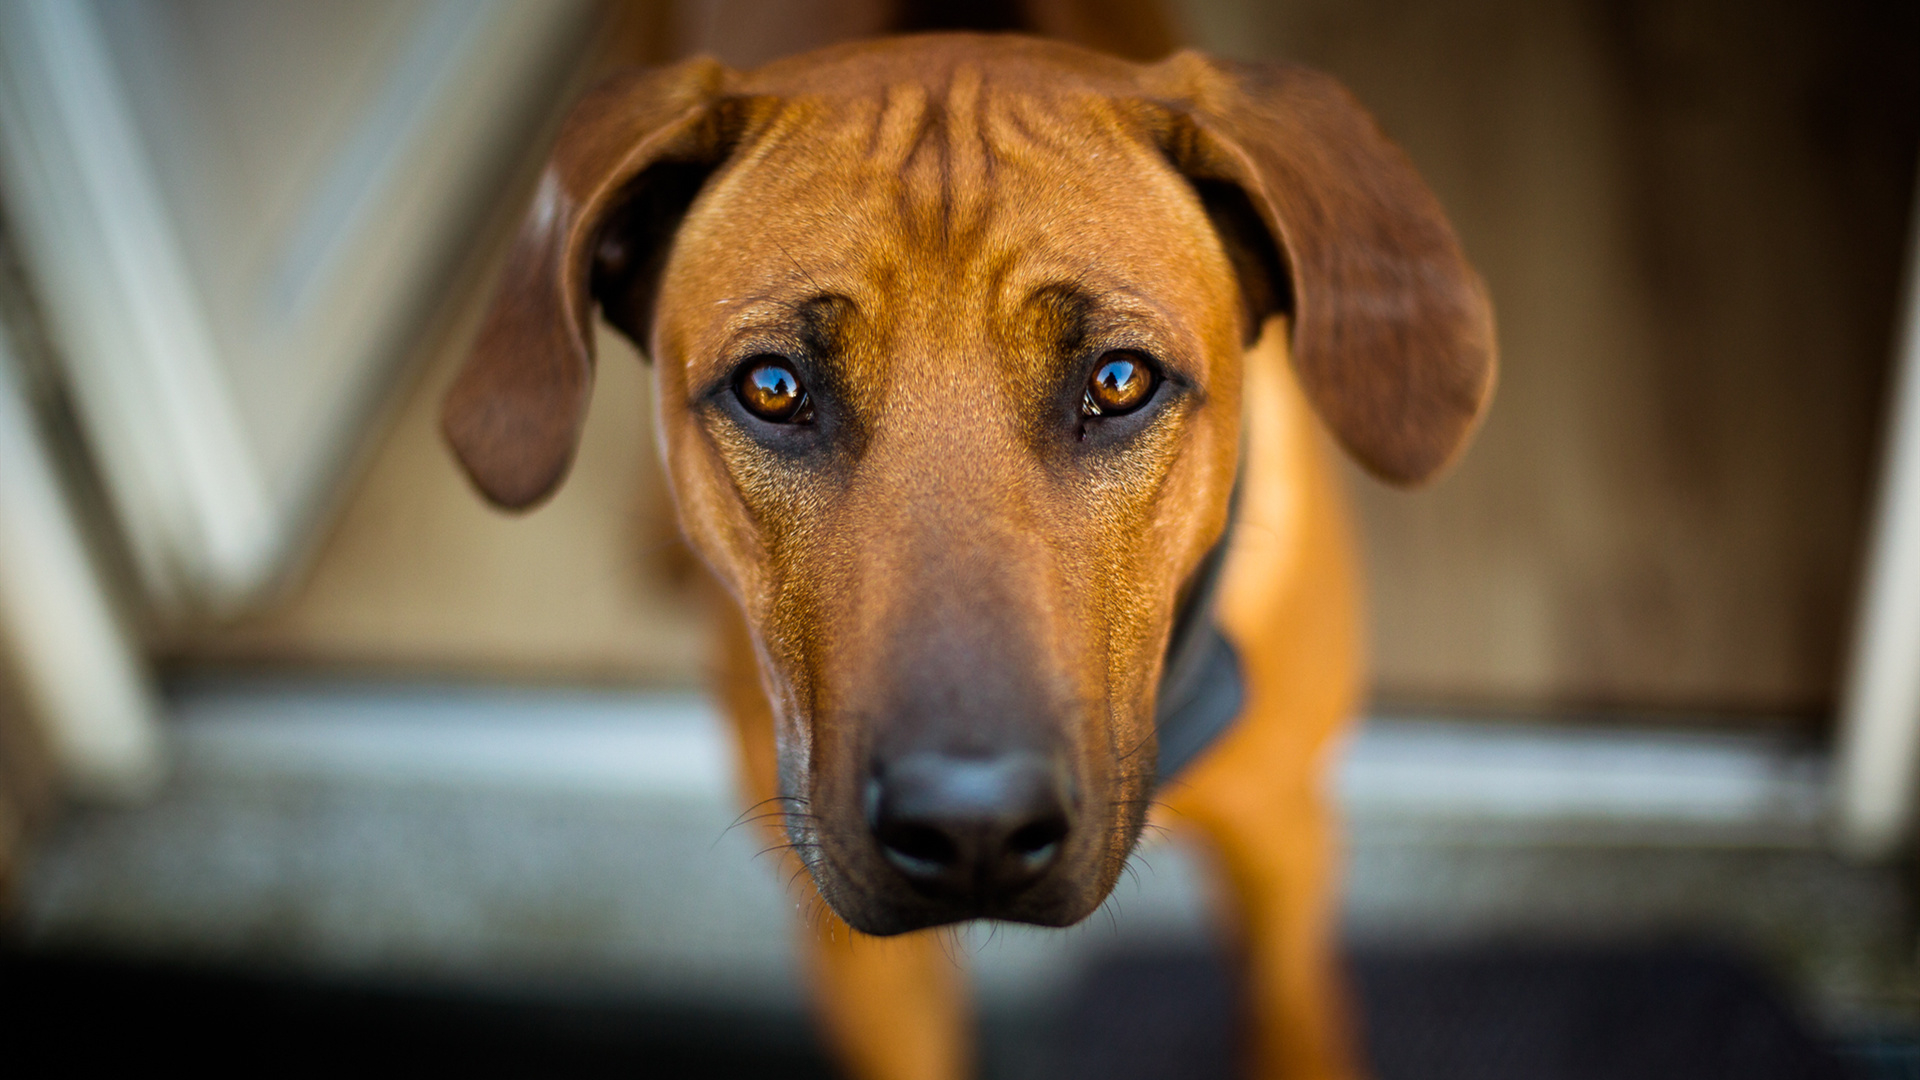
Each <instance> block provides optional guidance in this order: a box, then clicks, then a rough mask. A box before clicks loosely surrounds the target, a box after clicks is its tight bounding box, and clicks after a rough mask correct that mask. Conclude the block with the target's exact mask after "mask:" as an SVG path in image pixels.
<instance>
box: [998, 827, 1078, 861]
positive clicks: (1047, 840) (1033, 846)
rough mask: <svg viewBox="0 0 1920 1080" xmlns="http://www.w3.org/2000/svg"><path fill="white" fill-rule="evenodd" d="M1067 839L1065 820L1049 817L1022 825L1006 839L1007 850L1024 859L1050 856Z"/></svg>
mask: <svg viewBox="0 0 1920 1080" xmlns="http://www.w3.org/2000/svg"><path fill="white" fill-rule="evenodd" d="M1066 837H1067V819H1066V818H1064V817H1050V818H1045V819H1042V820H1040V821H1035V822H1032V823H1030V824H1027V825H1022V826H1021V827H1019V828H1018V829H1015V830H1014V831H1013V834H1012V835H1010V836H1008V837H1007V850H1009V851H1011V852H1013V853H1014V854H1015V855H1019V856H1022V857H1024V858H1033V857H1035V856H1040V855H1051V854H1052V853H1053V851H1052V849H1053V848H1055V847H1058V846H1059V844H1060V841H1062V840H1064V839H1066Z"/></svg>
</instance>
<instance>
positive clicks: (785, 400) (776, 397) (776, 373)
mask: <svg viewBox="0 0 1920 1080" xmlns="http://www.w3.org/2000/svg"><path fill="white" fill-rule="evenodd" d="M733 392H734V394H735V395H737V396H738V397H739V398H740V404H742V405H744V406H746V407H747V411H748V412H750V413H752V414H753V415H755V416H757V417H759V418H760V419H762V420H765V421H768V422H769V423H774V424H803V423H805V422H807V420H809V419H810V418H811V417H812V416H813V403H812V402H811V401H810V400H808V398H807V388H806V387H804V386H802V385H800V376H799V375H797V374H795V373H794V370H793V367H792V365H790V364H788V363H787V361H786V360H784V359H783V358H781V357H778V356H756V357H754V358H753V359H751V360H749V361H747V363H746V364H745V365H744V366H743V367H742V368H741V370H740V381H739V382H737V383H735V384H734V387H733Z"/></svg>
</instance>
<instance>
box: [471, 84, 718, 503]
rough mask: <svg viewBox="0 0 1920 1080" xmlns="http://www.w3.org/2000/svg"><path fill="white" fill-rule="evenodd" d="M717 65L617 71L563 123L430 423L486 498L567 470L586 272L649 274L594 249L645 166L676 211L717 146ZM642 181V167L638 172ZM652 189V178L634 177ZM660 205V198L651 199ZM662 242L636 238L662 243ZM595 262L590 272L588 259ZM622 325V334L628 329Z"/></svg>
mask: <svg viewBox="0 0 1920 1080" xmlns="http://www.w3.org/2000/svg"><path fill="white" fill-rule="evenodd" d="M728 77H729V76H728V73H727V71H726V69H724V68H722V67H721V66H720V65H719V64H718V63H716V62H714V61H712V60H709V59H705V58H701V59H696V60H689V61H686V62H684V63H681V64H677V65H675V66H673V67H669V68H662V69H657V70H649V71H635V72H629V73H625V74H621V75H617V76H615V77H613V78H612V79H610V80H609V81H607V82H606V83H603V84H602V85H601V86H600V87H598V88H597V89H595V90H594V91H592V92H591V93H589V94H588V95H587V96H586V97H584V98H582V99H581V101H580V103H579V104H578V105H576V106H574V109H573V112H572V113H571V114H570V115H569V116H568V117H567V120H566V122H565V124H564V125H563V126H562V128H561V131H560V135H559V138H558V140H557V141H556V142H555V143H554V147H553V154H552V157H551V158H550V159H549V160H548V162H547V167H546V170H545V172H543V173H542V174H541V177H540V185H539V189H538V191H537V192H536V193H535V195H534V198H533V205H532V207H531V208H530V209H528V211H527V216H526V219H525V221H523V222H522V223H521V226H520V232H519V235H518V237H517V238H516V239H515V240H514V244H513V249H512V252H511V253H510V254H509V256H508V258H507V265H506V269H505V271H504V273H503V275H502V277H501V280H500V283H499V285H498V287H497V289H496V291H495V292H494V295H493V301H492V304H491V306H490V307H489V309H488V311H487V314H486V317H485V320H484V322H483V323H482V324H481V329H480V335H479V337H478V338H477V339H476V341H475V343H474V346H473V352H472V354H471V355H470V356H469V357H468V359H467V363H466V366H465V367H464V368H463V369H462V370H461V372H460V374H459V376H458V377H457V378H456V379H455V380H454V383H453V386H452V388H451V389H450V390H449V391H448V392H447V397H446V400H445V402H444V404H443V407H442V411H441V418H440V419H441V429H442V430H443V431H444V432H445V433H446V437H447V441H448V442H450V443H452V444H453V449H454V452H455V453H456V454H457V455H458V456H459V458H460V462H461V464H462V465H464V466H465V467H466V470H467V474H468V475H469V476H470V477H472V479H473V482H474V484H475V486H477V487H478V488H479V489H480V491H481V492H482V493H483V494H485V495H486V496H487V498H489V499H491V500H492V501H493V502H495V503H497V504H499V505H501V506H504V507H511V508H515V509H518V508H522V507H527V506H530V505H532V504H534V503H536V502H538V501H539V500H541V499H542V498H544V497H545V496H546V495H548V494H549V493H550V492H552V491H553V489H554V488H555V487H557V486H559V484H560V481H561V479H562V478H563V477H565V476H566V472H567V468H568V466H569V465H570V464H571V463H572V461H573V452H574V448H575V446H576V444H577V443H578V441H579V438H580V427H581V423H582V422H583V420H584V419H585V417H586V411H587V398H588V395H589V394H590V392H591V390H592V384H593V334H592V326H591V325H590V321H589V320H590V319H591V315H592V306H593V295H592V292H593V289H594V286H595V278H596V275H597V274H601V273H606V272H608V268H607V267H606V266H605V264H606V263H607V262H608V261H609V259H611V260H612V261H613V262H615V263H616V264H619V265H616V266H614V267H613V268H612V270H611V272H612V273H614V274H615V275H618V276H621V277H631V276H633V275H635V274H637V273H645V272H654V273H657V270H658V261H659V258H660V257H661V253H660V252H656V251H640V252H633V251H627V250H625V249H624V248H622V249H619V250H615V251H613V252H612V253H609V252H607V251H604V250H602V246H603V245H602V240H603V236H604V234H605V233H606V231H607V229H608V227H609V225H610V223H611V222H612V220H613V218H615V217H616V216H630V215H631V208H632V206H633V204H634V203H635V202H636V201H642V202H643V201H646V200H645V198H644V195H643V193H637V192H636V191H635V190H634V189H635V187H636V181H637V180H639V178H640V177H641V174H642V173H643V171H646V170H649V169H650V168H653V167H656V166H658V167H660V168H661V169H663V170H665V171H666V172H667V173H668V174H669V175H668V178H667V180H666V183H665V184H664V186H665V187H667V188H670V189H676V190H675V191H671V192H670V193H669V201H677V202H678V207H679V210H681V211H684V210H685V208H686V204H687V203H688V202H691V200H692V197H693V194H694V192H695V191H697V189H698V181H697V179H696V180H694V181H693V182H692V184H691V187H689V184H688V180H687V176H688V170H690V169H691V170H693V171H695V172H697V173H698V174H699V175H700V176H704V174H705V171H706V170H707V169H710V168H711V167H712V165H713V163H714V162H715V161H717V159H718V158H719V156H720V155H721V154H722V153H723V152H724V143H725V142H726V138H727V137H726V133H725V132H724V130H723V129H724V128H725V126H726V125H725V124H724V123H722V121H721V120H720V118H719V116H718V114H719V113H720V111H721V110H719V109H717V108H716V103H717V102H719V101H720V95H721V93H722V90H723V88H724V84H725V83H726V81H727V79H728ZM649 175H650V176H651V174H649ZM642 186H661V185H642ZM654 201H656V202H657V201H659V200H654ZM670 236H671V228H670V227H668V228H667V229H666V231H665V235H659V234H658V230H656V235H654V236H652V237H650V238H647V239H649V240H650V242H652V243H654V244H655V246H660V245H662V244H664V242H665V241H666V240H667V239H669V238H670ZM596 263H600V264H601V265H600V266H596ZM622 329H625V330H627V331H628V332H629V333H633V332H634V329H633V328H632V327H631V326H628V325H623V326H622Z"/></svg>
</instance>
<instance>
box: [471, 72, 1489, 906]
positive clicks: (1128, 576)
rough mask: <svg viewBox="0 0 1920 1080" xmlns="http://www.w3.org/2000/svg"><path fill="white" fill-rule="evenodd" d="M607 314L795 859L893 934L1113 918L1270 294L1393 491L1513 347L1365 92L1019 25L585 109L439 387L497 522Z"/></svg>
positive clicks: (555, 436) (559, 459) (578, 413)
mask: <svg viewBox="0 0 1920 1080" xmlns="http://www.w3.org/2000/svg"><path fill="white" fill-rule="evenodd" d="M596 302H597V303H598V304H599V305H600V307H601V308H602V309H603V311H604V312H605V314H606V316H607V318H608V320H609V321H610V322H611V323H612V324H613V325H614V326H615V327H617V328H619V329H620V330H622V331H623V332H625V333H626V334H628V335H629V336H631V337H632V338H633V339H634V340H635V341H636V342H637V343H639V344H640V345H641V346H642V348H643V350H644V351H645V352H646V353H647V355H649V356H650V357H651V358H652V361H653V363H654V365H655V367H656V370H657V379H658V395H657V401H658V408H659V418H658V420H659V435H660V439H661V443H662V445H663V447H664V449H665V453H666V460H667V465H668V471H669V475H670V478H671V482H672V488H673V492H674V497H675V500H676V503H677V506H678V509H679V514H680V522H681V526H682V528H683V530H684V531H685V533H686V536H687V538H688V540H689V541H690V542H691V543H692V544H693V546H694V547H695V548H696V549H697V550H698V552H699V553H700V555H701V556H702V557H703V558H704V559H705V561H706V562H707V564H708V565H709V566H710V567H711V568H712V570H713V572H714V573H715V575H716V576H717V577H718V578H719V580H720V581H721V582H722V583H723V584H724V585H725V587H726V588H727V589H728V591H730V592H731V594H732V595H733V597H734V598H735V599H736V600H737V601H738V602H739V603H740V605H741V607H742V609H743V610H744V612H745V615H746V619H747V623H748V625H749V626H750V628H751V631H752V634H753V638H754V643H755V646H756V648H757V650H758V653H759V661H760V666H761V672H762V678H763V683H764V686H765V689H766V692H767V695H768V698H769V699H770V701H771V703H772V706H773V710H774V713H775V716H776V726H777V731H778V743H779V758H780V774H781V784H782V787H783V789H784V791H783V793H784V794H786V795H789V796H793V797H796V798H799V799H804V800H806V805H807V807H808V813H806V814H804V815H796V816H795V817H794V819H793V820H794V822H795V824H794V825H793V830H794V836H793V839H794V840H795V842H796V847H797V849H798V850H799V851H800V852H801V853H802V855H803V857H804V859H805V861H806V863H807V865H808V868H809V869H810V870H811V872H812V874H813V877H814V880H815V882H816V883H817V884H818V886H819V889H820V892H821V894H822V895H823V896H824V897H825V898H826V899H827V901H828V902H829V903H831V904H832V905H833V907H834V908H835V909H836V910H837V911H838V912H839V913H840V914H841V915H842V916H843V917H844V918H845V919H846V920H847V921H848V922H849V923H850V924H852V925H853V926H854V927H856V928H859V929H862V930H866V931H869V932H873V933H894V932H900V931H904V930H911V929H915V928H918V927H923V926H929V925H936V924H940V923H945V922H952V921H955V920H959V919H966V918H973V917H977V916H988V917H995V918H1006V919H1017V920H1022V921H1028V922H1035V923H1043V924H1050V925H1063V924H1067V923H1071V922H1074V921H1076V920H1078V919H1080V918H1081V917H1083V916H1084V915H1086V914H1087V913H1088V912H1090V911H1092V910H1093V909H1094V908H1095V907H1096V906H1097V905H1098V904H1099V902H1100V901H1101V900H1102V899H1103V898H1104V897H1105V896H1106V894H1107V892H1108V890H1109V889H1110V888H1111V886H1112V884H1113V881H1114V879H1115V878H1116V877H1117V875H1118V874H1119V872H1120V867H1121V864H1122V863H1123V862H1124V860H1125V858H1126V856H1127V854H1128V853H1129V851H1130V850H1131V847H1132V845H1133V843H1134V841H1135V839H1136V837H1137V835H1138V832H1139V829H1140V826H1141V823H1142V819H1143V814H1144V809H1145V807H1146V805H1147V796H1148V794H1149V792H1150V789H1151V785H1152V783H1153V780H1154V769H1153V764H1154V760H1155V752H1154V726H1153V716H1154V705H1155V696H1156V690H1157V687H1158V685H1159V681H1160V677H1161V668H1162V659H1163V656H1164V654H1165V650H1166V648H1167V643H1168V637H1169V633H1170V628H1171V626H1172V623H1173V620H1174V615H1175V611H1176V608H1177V607H1178V605H1179V602H1180V600H1181V599H1182V595H1183V591H1184V590H1185V589H1187V588H1188V586H1189V584H1190V582H1191V581H1192V579H1193V577H1194V573H1195V570H1196V567H1198V566H1199V565H1200V564H1201V561H1202V560H1203V558H1204V557H1205V556H1206V554H1207V552H1208V551H1209V549H1210V548H1211V547H1212V546H1213V545H1214V544H1215V543H1216V541H1217V540H1218V539H1219V538H1220V536H1221V534H1222V531H1223V529H1224V528H1225V526H1226V522H1227V517H1228V511H1229V502H1230V495H1231V492H1232V489H1233V485H1234V478H1235V469H1236V463H1237V459H1238V451H1239V446H1240V426H1241V422H1242V417H1241V405H1240V364H1241V359H1242V355H1243V352H1244V350H1245V349H1246V347H1247V346H1248V344H1249V343H1250V342H1251V341H1252V340H1253V339H1254V338H1255V337H1256V336H1257V335H1258V334H1259V332H1260V329H1261V326H1262V324H1263V322H1264V321H1265V320H1266V318H1267V317H1268V316H1269V315H1272V314H1276V313H1284V314H1286V315H1289V316H1290V317H1291V319H1292V323H1291V332H1292V355H1293V359H1294V365H1295V368H1296V370H1297V372H1298V375H1299V377H1300V380H1301V382H1302V385H1303V386H1304V388H1305V390H1306V392H1307V395H1308V397H1309V398H1310V400H1311V401H1312V402H1313V403H1314V405H1315V407H1316V408H1317V409H1318V410H1319V412H1320V414H1321V416H1322V417H1323V418H1324V419H1325V421H1326V423H1327V424H1328V426H1329V427H1330V428H1331V429H1332V431H1333V433H1334V434H1335V436H1336V437H1338V438H1339V440H1340V441H1341V442H1342V443H1344V444H1345V445H1346V447H1347V448H1348V449H1349V450H1350V451H1351V452H1352V453H1353V454H1354V455H1355V456H1356V457H1357V458H1358V459H1359V460H1360V461H1361V462H1362V463H1363V464H1364V465H1366V466H1367V467H1368V468H1370V469H1371V470H1373V471H1374V472H1375V473H1377V474H1379V475H1381V476H1383V477H1385V478H1387V479H1390V480H1395V481H1401V482H1414V481H1418V480H1420V479H1422V478H1425V477H1426V476H1428V475H1430V474H1431V473H1433V472H1434V471H1435V470H1437V469H1438V468H1440V467H1441V466H1442V465H1443V464H1444V463H1445V462H1446V461H1447V460H1448V459H1449V458H1450V457H1451V456H1452V455H1453V454H1454V453H1455V451H1456V449H1457V448H1458V447H1459V446H1460V445H1461V443H1462V441H1463V440H1464V439H1465V437H1466V435H1467V433H1468V432H1469V430H1470V429H1471V427H1472V426H1473V424H1474V422H1475V419H1476V418H1477V416H1478V415H1479V413H1480V410H1481V408H1482V406H1483V405H1484V403H1485V400H1486V398H1487V395H1488V392H1489V389H1490V385H1491V380H1492V368H1493V359H1492V352H1493V345H1492V324H1491V316H1490V313H1489V309H1488V306H1487V303H1486V300H1485V297H1484V294H1483V292H1482V290H1481V288H1480V286H1479V283H1478V280H1477V279H1476V278H1475V277H1474V275H1473V273H1472V271H1471V270H1470V269H1469V267H1468V266H1467V264H1466V262H1465V260H1464V259H1463V257H1462V255H1461V253H1460V250H1459V245H1458V243H1457V241H1456V240H1455V238H1454V235H1453V233H1452V230H1451V229H1450V228H1449V226H1448V225H1447V223H1446V221H1445V219H1444V218H1443V216H1442V215H1441V212H1440V210H1439V207H1438V205H1437V204H1436V202H1435V201H1434V199H1433V197H1432V195H1431V194H1430V193H1429V192H1428V191H1427V189H1426V188H1425V186H1424V185H1423V184H1422V183H1421V182H1420V180H1419V179H1418V177H1416V176H1415V175H1414V173H1413V170H1412V168H1411V166H1410V165H1409V164H1408V163H1407V162H1406V160H1405V158H1404V157H1403V156H1402V155H1401V154H1400V152H1399V151H1398V150H1397V149H1395V148H1394V147H1393V146H1391V145H1390V144H1389V143H1388V142H1387V141H1386V140H1385V139H1384V138H1383V137H1382V136H1381V135H1380V134H1379V132H1378V131H1377V130H1376V129H1375V128H1374V126H1373V124H1372V122H1371V121H1370V120H1369V119H1368V118H1367V117H1366V115H1365V114H1364V113H1363V112H1362V111H1361V110H1360V109H1359V107H1358V106H1357V105H1355V104H1354V102H1353V101H1352V99H1351V98H1350V97H1349V96H1348V95H1347V94H1346V93H1345V92H1344V91H1343V90H1342V89H1340V88H1339V87H1338V86H1337V85H1335V84H1334V83H1332V82H1331V81H1330V80H1328V79H1326V78H1325V77H1323V76H1319V75H1316V74H1314V73H1312V72H1308V71H1304V70H1301V69H1298V68H1292V67H1280V66H1263V65H1239V64H1224V63H1219V62H1215V61H1211V60H1208V59H1205V58H1203V57H1200V56H1198V55H1194V54H1190V53H1189V54H1181V55H1179V56H1176V57H1174V58H1172V59H1170V60H1167V61H1165V62H1163V63H1160V64H1157V65H1151V66H1138V65H1133V64H1128V63H1124V62H1121V61H1118V60H1113V59H1109V58H1106V57H1102V56H1098V55H1095V54H1092V53H1089V52H1086V51H1083V50H1079V49H1075V48H1072V47H1068V46H1064V45H1057V44H1051V43H1045V42H1039V41H1032V40H1025V39H1017V38H985V37H971V36H935V37H923V38H908V39H901V40H896V41H890V42H883V43H867V44H860V45H853V46H846V47H841V48H836V49H831V50H827V51H824V52H820V53H815V54H812V55H809V56H806V57H801V58H797V59H793V60H789V61H784V62H781V63H778V64H775V65H773V66H771V67H768V68H765V69H762V70H760V71H758V72H755V73H751V74H744V75H743V74H736V73H733V72H729V71H727V70H725V69H723V68H721V67H719V66H718V65H716V64H714V63H712V62H711V61H700V60H696V61H691V62H688V63H685V64H682V65H680V66H677V67H673V68H669V69H665V70H660V71H653V72H646V73H639V74H634V75H630V76H627V77H624V78H620V79H617V80H615V81H614V82H612V83H610V84H608V85H606V86H604V87H603V88H601V89H600V90H598V91H597V92H595V93H594V94H592V95H591V96H589V97H588V98H587V99H586V100H585V101H583V102H582V103H581V104H580V105H579V106H578V108H577V109H576V111H575V113H574V115H573V116H572V118H571V119H570V121H569V122H568V124H567V126H566V127H565V129H564V131H563V132H562V134H561V135H560V138H559V141H558V144H557V145H556V147H555V149H554V152H553V159H552V162H551V163H550V164H549V166H548V169H547V171H546V173H545V176H544V178H543V180H542V182H541V186H540V189H539V193H538V196H537V198H536V202H535V205H534V208H533V210H532V211H531V213H530V215H529V217H528V219H527V222H526V224H525V226H524V227H523V229H522V232H521V234H520V237H519V241H518V244H517V246H516V248H515V250H514V252H513V254H512V257H511V261H510V264H509V267H508V270H507V276H506V279H505V281H504V283H503V285H502V286H501V289H500V292H499V295H498V298H497V299H496V301H495V304H494V307H493V309H492V311H491V313H490V315H489V317H488V320H487V322H486V324H485V326H484V328H483V330H482V333H481V336H480V339H479V343H478V345H477V347H476V349H475V352H474V354H473V358H472V360H471V361H470V362H469V364H468V366H467V368H466V370H465V371H464V372H463V373H462V375H461V376H460V378H459V380H458V381H457V383H456V384H455V386H454V388H453V390H452V392H451V394H450V395H449V397H448V399H447V406H446V416H445V420H446V430H447V434H448V436H449V438H450V439H451V440H452V442H453V445H454V447H455V449H456V450H457V451H458V453H459V455H460V457H461V459H462V461H463V462H464V463H465V464H466V467H467V469H468V471H469V472H470V474H471V475H472V477H473V479H474V480H475V482H476V483H477V484H478V486H479V487H480V489H481V490H482V491H483V492H485V493H486V494H487V495H488V496H489V497H491V498H492V499H493V500H494V501H496V502H498V503H501V504H503V505H507V506H512V507H521V506H526V505H530V504H532V503H535V502H537V501H539V500H540V499H542V498H543V497H544V496H545V495H546V494H547V493H548V492H549V491H551V490H552V489H553V487H554V486H555V485H557V484H558V483H559V482H560V479H561V477H562V475H563V474H564V473H565V471H566V469H567V465H568V463H569V461H570V459H571V457H572V453H573V449H574V444H575V441H576V438H577V435H578V432H579V429H580V423H581V420H582V417H583V414H584V412H585V409H586V402H587V394H588V390H589V385H590V382H591V378H592V363H593V361H592V351H591V336H590V334H591V328H590V326H589V317H590V313H591V309H592V307H593V306H594V304H595V303H596Z"/></svg>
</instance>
